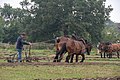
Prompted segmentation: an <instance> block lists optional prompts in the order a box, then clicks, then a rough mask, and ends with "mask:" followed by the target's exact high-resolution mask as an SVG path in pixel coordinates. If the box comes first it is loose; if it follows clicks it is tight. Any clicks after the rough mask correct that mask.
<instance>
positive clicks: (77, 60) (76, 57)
mask: <svg viewBox="0 0 120 80" xmlns="http://www.w3.org/2000/svg"><path fill="white" fill-rule="evenodd" d="M78 56H79V55H78V54H76V62H78Z"/></svg>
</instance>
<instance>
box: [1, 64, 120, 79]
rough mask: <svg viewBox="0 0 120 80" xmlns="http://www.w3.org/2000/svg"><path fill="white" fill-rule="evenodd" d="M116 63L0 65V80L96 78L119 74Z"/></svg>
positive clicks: (119, 69)
mask: <svg viewBox="0 0 120 80" xmlns="http://www.w3.org/2000/svg"><path fill="white" fill-rule="evenodd" d="M119 72H120V66H118V65H67V66H30V65H29V66H28V65H27V66H14V67H0V80H34V79H56V78H97V77H114V76H120V74H119Z"/></svg>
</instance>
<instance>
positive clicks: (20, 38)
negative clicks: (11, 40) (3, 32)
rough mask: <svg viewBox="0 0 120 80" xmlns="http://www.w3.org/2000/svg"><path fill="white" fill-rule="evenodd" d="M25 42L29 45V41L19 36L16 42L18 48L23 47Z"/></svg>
mask: <svg viewBox="0 0 120 80" xmlns="http://www.w3.org/2000/svg"><path fill="white" fill-rule="evenodd" d="M24 44H26V45H29V43H28V42H25V41H24V40H23V38H22V37H21V36H19V37H18V38H17V42H16V49H22V48H23V45H24Z"/></svg>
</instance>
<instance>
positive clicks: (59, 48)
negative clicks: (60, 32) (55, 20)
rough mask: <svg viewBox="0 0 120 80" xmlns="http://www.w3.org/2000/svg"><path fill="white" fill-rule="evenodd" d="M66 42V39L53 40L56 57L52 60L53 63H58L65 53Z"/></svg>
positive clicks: (62, 37)
mask: <svg viewBox="0 0 120 80" xmlns="http://www.w3.org/2000/svg"><path fill="white" fill-rule="evenodd" d="M67 40H68V37H64V36H61V37H57V38H56V40H55V48H56V57H55V58H54V62H60V61H61V60H60V59H61V58H62V55H63V53H64V52H65V44H66V42H67Z"/></svg>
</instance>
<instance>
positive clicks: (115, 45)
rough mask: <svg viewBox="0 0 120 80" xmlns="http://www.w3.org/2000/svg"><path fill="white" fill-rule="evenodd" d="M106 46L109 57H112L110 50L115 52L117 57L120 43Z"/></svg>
mask: <svg viewBox="0 0 120 80" xmlns="http://www.w3.org/2000/svg"><path fill="white" fill-rule="evenodd" d="M106 48H107V52H108V53H109V54H111V58H112V52H117V57H118V58H119V52H120V43H114V44H108V45H106Z"/></svg>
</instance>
